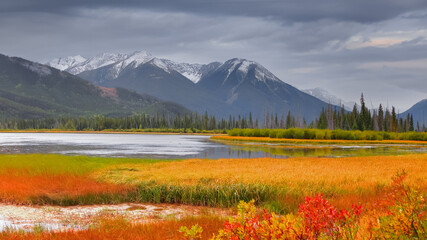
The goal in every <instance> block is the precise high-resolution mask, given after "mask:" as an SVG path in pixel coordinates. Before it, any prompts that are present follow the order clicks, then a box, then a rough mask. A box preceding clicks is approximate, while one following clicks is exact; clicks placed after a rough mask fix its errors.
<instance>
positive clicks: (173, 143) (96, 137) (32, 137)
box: [0, 133, 427, 159]
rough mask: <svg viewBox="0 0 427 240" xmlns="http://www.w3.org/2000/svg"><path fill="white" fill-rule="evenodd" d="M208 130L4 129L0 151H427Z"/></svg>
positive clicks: (181, 154)
mask: <svg viewBox="0 0 427 240" xmlns="http://www.w3.org/2000/svg"><path fill="white" fill-rule="evenodd" d="M209 138H210V137H209V136H205V135H168V134H161V135H157V134H115V133H114V134H113V133H102V134H96V133H95V134H94V133H0V154H16V153H56V154H64V155H92V156H102V157H135V158H168V159H182V158H206V159H218V158H258V157H281V158H282V157H305V156H311V157H346V156H360V155H397V154H406V153H424V152H427V147H425V146H417V145H395V144H394V145H383V144H380V145H319V144H316V145H301V144H299V145H292V144H285V145H284V144H281V145H276V144H263V145H256V144H253V143H248V144H236V143H233V144H226V143H224V142H219V141H211V140H210V139H209Z"/></svg>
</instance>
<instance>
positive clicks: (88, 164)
mask: <svg viewBox="0 0 427 240" xmlns="http://www.w3.org/2000/svg"><path fill="white" fill-rule="evenodd" d="M160 161H162V160H152V159H132V158H105V157H89V156H64V155H58V154H13V155H12V154H0V174H5V173H11V172H14V173H15V174H22V175H41V174H54V175H57V174H68V175H85V174H89V173H91V172H93V171H95V170H97V169H101V168H105V167H107V166H110V165H120V164H149V163H155V162H160Z"/></svg>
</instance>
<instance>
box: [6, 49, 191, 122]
mask: <svg viewBox="0 0 427 240" xmlns="http://www.w3.org/2000/svg"><path fill="white" fill-rule="evenodd" d="M0 85H1V89H0V118H42V117H51V116H90V115H94V114H102V115H106V116H123V115H129V114H133V113H135V112H138V113H140V112H144V113H148V114H155V113H157V112H159V113H165V114H178V113H185V112H189V110H188V109H186V108H184V107H182V106H180V105H178V104H175V103H169V102H165V101H162V100H160V99H158V98H155V97H152V96H149V95H146V94H138V93H136V92H132V91H129V90H126V89H123V88H106V87H101V86H97V85H94V84H92V83H90V82H88V81H86V80H83V79H81V78H79V77H77V76H74V75H72V74H70V73H67V72H64V71H60V70H58V69H56V68H53V67H49V66H46V65H42V64H39V63H35V62H31V61H28V60H25V59H22V58H17V57H8V56H5V55H1V54H0Z"/></svg>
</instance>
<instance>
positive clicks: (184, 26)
mask: <svg viewBox="0 0 427 240" xmlns="http://www.w3.org/2000/svg"><path fill="white" fill-rule="evenodd" d="M426 9H427V2H426V1H424V0H407V1H401V0H379V1H372V0H359V1H342V0H325V1H318V0H308V1H303V2H302V1H294V0H264V1H261V0H182V1H177V0H169V1H166V0H157V1H137V0H127V1H113V0H102V1H101V0H99V1H84V0H75V1H57V0H39V1H34V0H16V1H0V12H1V14H0V35H1V36H2V40H1V42H0V47H1V48H0V49H1V51H2V52H1V53H5V54H8V55H14V56H21V57H24V58H28V59H31V60H36V61H39V62H46V61H48V60H50V59H52V58H55V57H63V56H69V55H77V54H80V55H83V56H86V57H90V56H94V55H96V54H98V53H100V52H133V51H135V50H148V51H150V52H152V54H153V55H155V56H159V57H166V58H170V59H172V60H176V61H184V62H198V63H208V62H211V61H225V60H228V59H230V58H234V57H240V58H248V59H252V60H255V61H257V62H259V63H261V64H263V65H264V66H265V67H267V68H268V69H269V70H271V71H272V72H273V73H274V74H275V75H277V76H278V77H279V78H281V79H282V80H284V81H285V82H287V83H290V84H292V85H294V86H296V87H298V88H302V89H304V88H313V87H322V88H325V89H328V90H329V91H330V92H332V93H335V94H336V95H338V96H339V97H341V98H343V99H344V100H353V101H357V99H359V97H360V93H361V92H364V93H366V96H367V97H371V99H372V102H373V104H374V105H378V104H379V102H382V101H389V102H390V104H391V105H396V106H399V107H400V108H401V109H403V108H407V107H409V106H410V105H412V104H413V103H415V102H416V101H418V100H420V99H421V98H425V96H427V94H426V91H427V86H426V83H427V81H426V79H425V76H427V75H426V71H425V70H424V68H423V66H424V65H423V64H425V61H426V60H425V59H426V56H425V54H424V53H425V52H427V27H426V26H427V10H426Z"/></svg>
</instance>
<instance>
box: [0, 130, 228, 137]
mask: <svg viewBox="0 0 427 240" xmlns="http://www.w3.org/2000/svg"><path fill="white" fill-rule="evenodd" d="M0 133H90V134H147V135H150V134H152V135H202V136H227V134H223V133H182V132H148V131H147V132H144V131H105V130H103V131H74V130H49V129H40V130H37V129H34V130H0Z"/></svg>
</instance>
